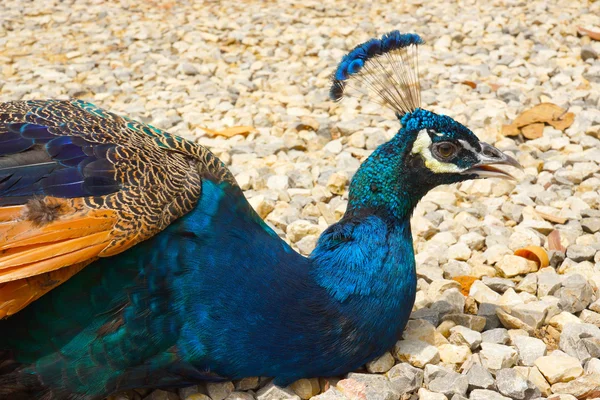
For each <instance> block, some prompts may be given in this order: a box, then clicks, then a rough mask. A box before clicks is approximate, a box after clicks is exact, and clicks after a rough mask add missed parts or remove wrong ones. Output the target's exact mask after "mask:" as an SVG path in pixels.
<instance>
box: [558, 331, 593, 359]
mask: <svg viewBox="0 0 600 400" xmlns="http://www.w3.org/2000/svg"><path fill="white" fill-rule="evenodd" d="M560 349H561V350H562V351H564V352H565V353H567V354H569V355H570V356H573V357H576V358H577V359H579V361H581V362H582V363H585V362H586V361H587V360H589V359H590V358H592V357H600V328H598V327H597V326H595V325H592V324H585V323H582V324H577V323H568V324H565V326H564V327H563V330H562V333H561V334H560Z"/></svg>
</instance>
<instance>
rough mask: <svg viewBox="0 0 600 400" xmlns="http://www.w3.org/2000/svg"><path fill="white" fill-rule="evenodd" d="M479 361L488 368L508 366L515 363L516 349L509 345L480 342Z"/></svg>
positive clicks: (516, 357)
mask: <svg viewBox="0 0 600 400" xmlns="http://www.w3.org/2000/svg"><path fill="white" fill-rule="evenodd" d="M479 355H480V356H481V361H482V363H483V365H484V366H485V367H487V368H488V369H490V370H499V369H502V368H510V367H512V366H513V365H515V364H516V363H517V360H518V358H519V357H518V354H517V351H516V350H515V349H514V348H512V347H509V346H504V345H501V344H495V343H485V342H482V343H481V352H480V353H479Z"/></svg>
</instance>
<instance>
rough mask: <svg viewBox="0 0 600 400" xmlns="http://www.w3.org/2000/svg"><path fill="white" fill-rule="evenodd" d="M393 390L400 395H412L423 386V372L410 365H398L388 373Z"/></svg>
mask: <svg viewBox="0 0 600 400" xmlns="http://www.w3.org/2000/svg"><path fill="white" fill-rule="evenodd" d="M387 377H388V379H389V380H390V384H391V385H392V388H393V389H394V390H396V391H397V392H399V393H410V392H412V391H415V390H417V389H418V388H420V387H421V385H423V370H421V369H419V368H415V367H413V366H412V365H410V364H409V363H401V364H396V365H394V366H393V367H392V369H390V370H389V371H388V373H387Z"/></svg>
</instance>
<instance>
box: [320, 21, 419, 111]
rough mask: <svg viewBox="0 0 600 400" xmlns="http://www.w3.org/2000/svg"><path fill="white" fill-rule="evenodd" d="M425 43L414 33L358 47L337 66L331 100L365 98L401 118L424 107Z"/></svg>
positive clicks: (391, 34) (394, 33) (396, 34)
mask: <svg viewBox="0 0 600 400" xmlns="http://www.w3.org/2000/svg"><path fill="white" fill-rule="evenodd" d="M423 43H424V42H423V39H421V37H420V36H419V35H417V34H415V33H400V32H399V31H392V32H389V33H386V34H385V35H383V36H382V37H381V39H371V40H369V41H367V42H365V43H363V44H360V45H358V46H356V47H355V48H354V49H353V50H352V51H350V52H349V53H348V54H346V55H345V56H344V57H343V58H342V61H341V62H340V63H339V64H338V66H337V69H336V70H335V73H334V74H333V82H332V85H331V90H330V92H329V96H330V97H331V99H332V100H335V101H339V100H341V99H342V98H343V97H351V96H354V97H360V96H361V95H366V96H367V97H368V98H369V99H370V100H373V101H376V102H377V103H379V104H381V105H384V106H387V107H390V108H391V109H392V110H394V111H395V112H396V113H397V114H398V115H399V116H402V115H405V114H408V113H410V112H412V111H414V110H416V109H417V108H419V107H420V105H421V86H420V84H419V64H418V59H417V46H418V45H420V44H423Z"/></svg>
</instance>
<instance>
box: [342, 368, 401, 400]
mask: <svg viewBox="0 0 600 400" xmlns="http://www.w3.org/2000/svg"><path fill="white" fill-rule="evenodd" d="M347 379H348V380H354V381H356V382H359V383H362V384H363V385H365V390H364V394H365V400H396V399H398V397H399V393H398V392H397V391H396V390H395V389H394V388H393V387H392V385H391V383H390V381H389V380H388V379H387V378H386V377H385V376H383V375H371V374H358V373H350V374H348V378H347ZM339 388H340V383H338V389H339ZM342 392H343V390H342Z"/></svg>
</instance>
